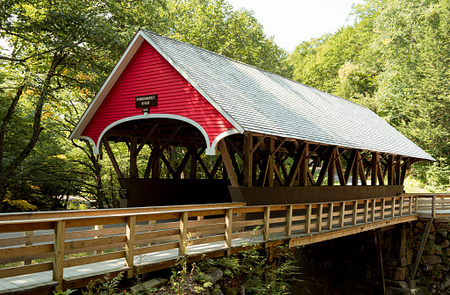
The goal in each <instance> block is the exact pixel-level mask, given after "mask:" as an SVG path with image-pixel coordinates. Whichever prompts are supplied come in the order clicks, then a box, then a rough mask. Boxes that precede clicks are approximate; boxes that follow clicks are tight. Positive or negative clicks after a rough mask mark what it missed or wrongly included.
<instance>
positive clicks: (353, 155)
mask: <svg viewBox="0 0 450 295" xmlns="http://www.w3.org/2000/svg"><path fill="white" fill-rule="evenodd" d="M355 160H356V150H352V152H351V154H350V158H349V159H348V160H347V169H346V170H345V175H344V178H345V183H348V180H349V179H350V173H351V172H352V170H353V166H355ZM352 185H353V181H352Z"/></svg>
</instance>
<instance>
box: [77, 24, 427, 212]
mask: <svg viewBox="0 0 450 295" xmlns="http://www.w3.org/2000/svg"><path fill="white" fill-rule="evenodd" d="M71 138H79V139H87V140H89V141H90V142H91V143H92V144H93V145H94V147H95V150H96V152H99V151H100V150H103V152H106V153H107V154H108V155H109V157H110V159H111V161H112V164H113V166H114V169H115V170H116V173H117V174H118V177H119V181H120V184H121V186H122V188H123V192H124V194H123V196H124V197H125V199H124V200H126V202H124V203H127V206H129V207H130V206H143V205H170V204H192V203H214V202H225V201H230V200H233V201H245V202H247V204H250V205H252V204H274V203H277V204H280V203H301V202H321V201H333V200H346V199H352V200H354V199H360V198H371V197H385V196H394V195H397V194H399V193H401V192H402V191H403V181H404V178H405V175H406V172H407V170H408V169H409V168H410V165H411V164H413V163H414V162H417V161H420V160H428V161H433V160H434V159H433V158H432V157H431V156H430V155H428V154H427V153H426V152H424V151H423V150H422V149H421V148H419V147H418V146H417V145H415V144H414V143H413V142H411V141H410V140H409V139H408V138H406V137H405V136H403V135H402V134H401V133H399V132H398V131H397V130H395V129H394V128H393V127H392V126H390V125H389V124H388V123H386V122H385V121H384V120H383V119H381V118H380V117H378V116H377V115H376V114H375V113H373V112H372V111H370V110H369V109H367V108H365V107H363V106H359V105H357V104H354V103H352V102H349V101H347V100H345V99H342V98H340V97H336V96H333V95H330V94H328V93H325V92H322V91H319V90H317V89H315V88H312V87H308V86H306V85H303V84H301V83H298V82H295V81H291V80H289V79H286V78H283V77H281V76H278V75H275V74H272V73H269V72H267V71H264V70H261V69H258V68H256V67H253V66H249V65H246V64H244V63H241V62H238V61H235V60H232V59H230V58H227V57H224V56H221V55H219V54H216V53H213V52H210V51H207V50H204V49H201V48H198V47H195V46H192V45H189V44H186V43H182V42H179V41H176V40H173V39H169V38H166V37H164V36H161V35H158V34H155V33H153V32H150V31H146V30H139V31H138V32H137V34H136V35H135V37H134V38H133V40H132V41H131V43H130V45H129V46H128V48H127V50H126V51H125V53H124V54H123V56H122V58H121V59H120V60H119V62H118V63H117V65H116V66H115V68H114V70H113V71H112V73H111V74H110V75H109V77H108V79H107V80H106V81H105V83H104V84H103V86H102V88H101V89H100V91H99V92H98V94H97V96H96V97H95V99H94V100H93V102H92V103H91V105H90V106H89V108H88V109H87V110H86V112H85V113H84V115H83V117H82V118H81V120H80V122H79V123H78V125H77V126H76V128H75V130H74V131H73V133H72V134H71ZM112 143H115V144H122V145H124V143H126V145H127V149H128V153H127V155H126V157H127V161H128V164H127V169H124V166H123V165H122V166H121V165H120V163H118V161H117V159H118V158H119V156H120V158H121V159H123V157H124V155H117V152H116V154H114V148H113V145H112ZM116 151H117V150H116Z"/></svg>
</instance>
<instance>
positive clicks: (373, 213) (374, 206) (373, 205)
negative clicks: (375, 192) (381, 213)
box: [372, 199, 377, 221]
mask: <svg viewBox="0 0 450 295" xmlns="http://www.w3.org/2000/svg"><path fill="white" fill-rule="evenodd" d="M376 207H377V199H373V200H372V221H375V210H376V209H375V208H376Z"/></svg>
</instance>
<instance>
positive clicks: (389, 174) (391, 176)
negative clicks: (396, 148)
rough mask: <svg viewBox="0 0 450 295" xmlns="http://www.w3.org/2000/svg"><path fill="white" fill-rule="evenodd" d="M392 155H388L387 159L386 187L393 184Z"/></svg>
mask: <svg viewBox="0 0 450 295" xmlns="http://www.w3.org/2000/svg"><path fill="white" fill-rule="evenodd" d="M394 157H395V156H394V155H390V156H389V158H388V166H387V175H388V185H393V184H394Z"/></svg>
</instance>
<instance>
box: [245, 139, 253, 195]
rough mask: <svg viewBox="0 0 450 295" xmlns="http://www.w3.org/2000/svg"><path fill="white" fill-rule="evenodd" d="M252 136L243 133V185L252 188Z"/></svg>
mask: <svg viewBox="0 0 450 295" xmlns="http://www.w3.org/2000/svg"><path fill="white" fill-rule="evenodd" d="M252 151H253V135H252V134H249V133H244V171H243V175H244V176H243V177H244V180H243V181H244V182H243V185H244V186H246V187H252V186H253V152H252Z"/></svg>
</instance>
